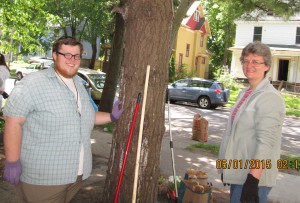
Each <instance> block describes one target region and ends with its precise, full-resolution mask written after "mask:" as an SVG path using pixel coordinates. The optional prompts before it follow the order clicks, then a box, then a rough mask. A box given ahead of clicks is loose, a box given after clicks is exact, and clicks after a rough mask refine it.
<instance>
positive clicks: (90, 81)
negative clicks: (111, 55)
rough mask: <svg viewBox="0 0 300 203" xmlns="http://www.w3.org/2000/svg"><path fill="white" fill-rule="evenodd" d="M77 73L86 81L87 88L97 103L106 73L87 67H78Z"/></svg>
mask: <svg viewBox="0 0 300 203" xmlns="http://www.w3.org/2000/svg"><path fill="white" fill-rule="evenodd" d="M77 75H78V76H79V77H81V78H82V79H83V80H85V81H86V84H87V89H88V90H89V91H90V95H91V97H92V99H93V100H94V102H95V103H96V104H99V102H100V98H101V95H102V91H103V88H104V83H105V79H106V73H104V72H98V71H96V70H92V69H88V68H79V70H78V73H77Z"/></svg>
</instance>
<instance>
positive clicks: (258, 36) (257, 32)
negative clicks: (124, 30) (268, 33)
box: [253, 27, 262, 42]
mask: <svg viewBox="0 0 300 203" xmlns="http://www.w3.org/2000/svg"><path fill="white" fill-rule="evenodd" d="M261 36H262V27H254V35H253V41H260V42H261Z"/></svg>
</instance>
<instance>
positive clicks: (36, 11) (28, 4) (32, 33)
mask: <svg viewBox="0 0 300 203" xmlns="http://www.w3.org/2000/svg"><path fill="white" fill-rule="evenodd" d="M44 5H45V4H44V1H39V0H31V1H27V0H18V1H11V0H2V1H1V8H0V18H1V23H0V25H1V35H0V50H1V51H2V52H4V53H9V52H10V53H12V52H15V53H19V51H23V52H24V53H28V52H39V51H44V50H43V46H42V43H41V41H43V40H44V38H43V37H42V36H44V34H45V33H47V32H48V30H49V26H48V25H49V24H51V22H52V20H53V19H54V16H52V15H50V14H49V13H47V12H45V11H44ZM21 46H22V49H19V47H21Z"/></svg>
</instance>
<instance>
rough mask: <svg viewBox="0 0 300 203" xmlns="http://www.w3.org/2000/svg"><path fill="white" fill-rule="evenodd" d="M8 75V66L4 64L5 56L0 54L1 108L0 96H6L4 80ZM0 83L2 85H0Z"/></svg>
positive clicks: (0, 104) (0, 106)
mask: <svg viewBox="0 0 300 203" xmlns="http://www.w3.org/2000/svg"><path fill="white" fill-rule="evenodd" d="M9 77H10V73H9V68H8V66H7V65H6V62H5V57H4V55H3V54H0V108H2V97H4V98H7V96H8V95H7V93H6V92H4V89H5V81H6V79H7V78H9ZM1 83H2V85H1Z"/></svg>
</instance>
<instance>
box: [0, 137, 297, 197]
mask: <svg viewBox="0 0 300 203" xmlns="http://www.w3.org/2000/svg"><path fill="white" fill-rule="evenodd" d="M4 161H5V156H4V154H3V145H2V144H1V143H0V202H2V203H15V202H17V197H16V193H15V191H14V187H13V186H12V185H10V184H8V183H7V182H5V181H4V180H3V176H2V175H3V167H4ZM106 165H107V159H105V158H103V157H97V156H94V157H93V171H96V170H98V172H99V170H100V171H101V172H102V173H103V172H105V171H106ZM281 172H287V173H290V174H293V175H299V176H300V172H299V171H295V170H290V171H281ZM104 185H105V178H104V177H102V178H96V179H95V178H93V179H91V180H90V179H88V180H87V181H85V182H84V184H83V187H82V189H81V190H80V191H79V192H78V193H77V194H76V196H75V197H74V198H73V199H72V201H71V203H85V202H86V203H99V202H101V198H102V195H103V190H104ZM212 191H213V192H212V197H213V202H217V203H227V202H229V193H224V191H221V190H216V189H214V188H213V190H212ZM157 202H158V203H170V202H172V201H171V200H170V199H168V197H167V194H166V192H163V193H161V194H159V195H158V197H157ZM268 203H274V202H269V201H268Z"/></svg>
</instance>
